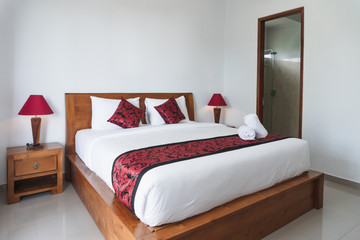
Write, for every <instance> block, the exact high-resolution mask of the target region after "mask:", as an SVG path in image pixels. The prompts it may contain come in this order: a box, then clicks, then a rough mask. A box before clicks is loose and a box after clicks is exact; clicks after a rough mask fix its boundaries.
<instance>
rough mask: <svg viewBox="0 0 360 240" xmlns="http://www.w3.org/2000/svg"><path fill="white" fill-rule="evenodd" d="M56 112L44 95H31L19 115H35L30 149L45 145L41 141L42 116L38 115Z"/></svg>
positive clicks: (32, 123)
mask: <svg viewBox="0 0 360 240" xmlns="http://www.w3.org/2000/svg"><path fill="white" fill-rule="evenodd" d="M53 113H54V112H53V111H52V110H51V108H50V106H49V104H48V103H47V102H46V100H45V98H44V97H43V96H42V95H30V97H29V98H28V100H27V101H26V102H25V104H24V106H23V107H22V108H21V110H20V112H19V113H18V115H35V117H33V118H31V128H32V134H33V144H28V147H27V148H28V149H38V148H42V147H43V146H42V145H41V144H40V143H39V136H40V126H41V118H40V117H38V116H37V115H49V114H53Z"/></svg>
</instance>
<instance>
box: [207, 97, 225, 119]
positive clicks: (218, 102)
mask: <svg viewBox="0 0 360 240" xmlns="http://www.w3.org/2000/svg"><path fill="white" fill-rule="evenodd" d="M208 105H209V106H215V108H214V120H215V123H219V121H220V113H221V108H219V106H226V102H225V100H224V98H223V97H222V96H221V94H220V93H214V95H213V96H212V97H211V99H210V102H209V103H208Z"/></svg>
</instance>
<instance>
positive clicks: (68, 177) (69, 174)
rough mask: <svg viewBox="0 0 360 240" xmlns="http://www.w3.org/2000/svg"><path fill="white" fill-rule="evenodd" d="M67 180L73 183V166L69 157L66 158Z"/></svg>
mask: <svg viewBox="0 0 360 240" xmlns="http://www.w3.org/2000/svg"><path fill="white" fill-rule="evenodd" d="M65 180H66V181H68V182H70V181H71V164H70V160H69V159H68V158H67V157H66V158H65Z"/></svg>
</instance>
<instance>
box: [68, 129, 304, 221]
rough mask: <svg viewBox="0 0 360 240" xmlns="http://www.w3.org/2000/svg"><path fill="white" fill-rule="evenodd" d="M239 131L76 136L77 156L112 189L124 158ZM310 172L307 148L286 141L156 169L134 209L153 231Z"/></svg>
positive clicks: (139, 131) (144, 183)
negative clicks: (120, 158)
mask: <svg viewBox="0 0 360 240" xmlns="http://www.w3.org/2000/svg"><path fill="white" fill-rule="evenodd" d="M235 133H237V129H234V128H228V127H226V126H224V125H221V124H213V123H194V122H192V123H183V124H172V125H162V126H142V127H139V128H132V129H119V130H104V131H94V130H91V129H85V130H81V131H78V132H77V134H76V139H75V147H76V153H77V154H78V155H79V157H80V158H81V159H82V160H83V161H84V162H85V164H86V165H87V166H88V167H89V168H90V169H91V170H92V171H94V172H95V173H96V174H97V175H98V176H99V177H100V178H101V179H103V180H104V181H105V183H106V184H107V185H108V186H109V187H110V188H111V189H113V187H112V182H111V171H112V165H113V162H114V160H115V158H116V157H118V156H119V155H120V154H121V153H124V152H127V151H130V150H133V149H138V148H143V147H146V146H155V145H160V144H166V143H173V142H181V141H187V140H194V139H201V138H210V137H216V136H224V135H231V134H235ZM309 168H310V157H309V147H308V143H307V142H306V141H304V140H301V139H296V138H288V139H284V140H280V141H275V142H270V143H266V144H261V145H257V146H252V147H247V148H242V149H239V150H235V151H229V152H225V153H221V154H214V155H210V156H205V157H200V158H195V159H191V160H186V161H180V162H176V163H172V164H166V165H163V166H159V167H156V168H153V169H151V170H149V171H148V172H146V173H145V175H144V176H143V177H142V179H141V182H140V184H139V186H138V189H137V192H136V195H135V200H134V201H135V202H134V210H135V214H136V216H137V217H138V218H139V219H140V220H141V221H142V222H144V223H146V224H148V225H149V226H159V225H162V224H165V223H171V222H176V221H180V220H183V219H185V218H188V217H191V216H194V215H197V214H200V213H203V212H205V211H208V210H210V209H212V208H214V207H216V206H219V205H222V204H224V203H226V202H229V201H231V200H233V199H236V198H238V197H241V196H244V195H247V194H251V193H254V192H256V191H260V190H262V189H265V188H268V187H271V186H273V185H274V184H276V183H278V182H281V181H283V180H286V179H288V178H291V177H294V176H297V175H300V174H301V173H303V172H304V171H306V170H308V169H309Z"/></svg>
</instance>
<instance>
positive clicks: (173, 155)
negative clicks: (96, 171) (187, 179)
mask: <svg viewBox="0 0 360 240" xmlns="http://www.w3.org/2000/svg"><path fill="white" fill-rule="evenodd" d="M284 138H285V137H281V136H277V135H271V134H269V135H268V136H267V137H266V138H262V139H256V140H253V141H245V140H242V139H241V138H239V136H238V135H237V134H236V135H230V136H222V137H215V138H209V139H201V140H193V141H187V142H180V143H172V144H166V145H159V146H153V147H147V148H142V149H137V150H132V151H129V152H126V153H123V154H121V155H120V156H118V157H117V158H116V159H115V161H114V164H113V168H112V183H113V187H114V190H115V195H116V196H117V197H118V198H119V199H120V201H121V202H122V203H123V204H124V205H125V206H126V207H127V208H129V209H130V210H131V211H132V212H134V199H135V194H136V189H137V187H138V185H139V182H140V180H141V178H142V176H143V175H144V174H145V173H146V172H147V171H149V170H150V169H152V168H154V167H157V166H161V165H165V164H169V163H174V162H178V161H184V160H188V159H192V158H196V157H202V156H207V155H211V154H216V153H222V152H227V151H231V150H236V149H240V148H244V147H250V146H254V145H259V144H263V143H267V142H273V141H276V140H280V139H284Z"/></svg>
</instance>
